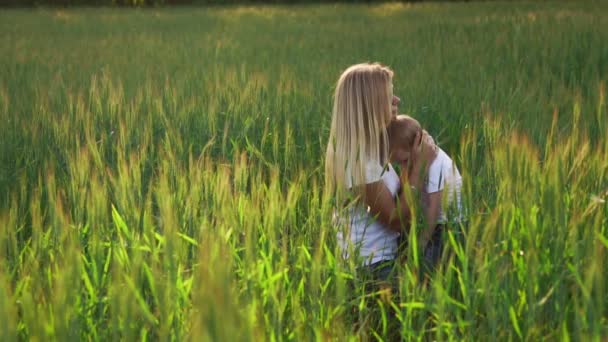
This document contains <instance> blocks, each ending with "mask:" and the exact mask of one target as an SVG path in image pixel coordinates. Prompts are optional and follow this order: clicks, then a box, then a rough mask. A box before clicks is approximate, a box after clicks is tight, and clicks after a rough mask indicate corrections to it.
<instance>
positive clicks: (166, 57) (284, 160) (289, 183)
mask: <svg viewBox="0 0 608 342" xmlns="http://www.w3.org/2000/svg"><path fill="white" fill-rule="evenodd" d="M0 32H2V34H1V35H0V340H2V341H11V340H24V339H32V340H49V339H58V340H72V339H84V340H91V339H92V340H116V339H124V340H135V339H142V340H144V339H145V340H149V339H151V340H169V339H172V340H182V339H194V340H201V339H202V340H227V341H231V340H252V339H256V340H257V339H260V340H309V339H328V338H334V339H338V340H342V339H345V338H347V337H351V338H357V336H358V338H363V339H368V338H369V339H386V338H393V337H395V336H401V337H404V338H428V339H437V340H445V339H467V340H485V339H488V338H492V339H499V340H512V339H527V340H543V339H548V340H556V339H573V340H589V339H593V340H601V339H606V338H608V318H607V317H608V299H607V297H606V296H605V293H606V290H608V284H607V283H606V279H607V277H606V271H607V267H606V265H607V264H608V256H607V253H608V228H607V226H608V224H607V223H608V222H607V216H608V205H606V199H607V197H608V139H606V135H607V134H608V118H607V117H606V114H607V105H606V99H605V96H606V88H605V86H606V83H605V82H606V79H607V78H608V3H606V2H600V1H586V2H585V1H583V2H530V3H526V2H517V3H501V2H489V3H457V4H439V3H431V4H416V5H408V4H391V3H387V4H381V5H369V6H368V5H300V6H294V7H287V6H285V7H283V6H261V7H246V6H245V7H239V6H234V7H209V8H205V7H180V8H148V9H110V8H80V9H21V10H19V9H14V10H1V11H0ZM361 61H380V62H382V63H384V64H387V65H389V66H390V67H391V68H393V69H394V71H395V74H396V76H395V79H394V85H395V94H397V95H399V96H400V97H401V99H402V103H401V106H400V109H401V112H404V113H409V114H411V115H413V116H414V117H416V118H417V119H418V120H419V121H421V123H422V124H423V125H424V126H425V127H426V128H427V129H428V130H429V131H430V132H431V134H433V135H434V136H435V137H436V140H437V141H438V142H439V144H440V146H441V147H442V148H443V149H444V150H446V151H447V152H448V154H450V155H451V156H452V157H453V158H454V160H455V161H456V162H457V164H458V166H459V168H460V170H461V172H462V174H463V176H464V179H465V190H466V191H465V193H466V196H465V198H466V203H467V205H468V207H469V215H468V220H469V221H468V225H467V228H466V230H465V232H466V239H465V241H464V242H463V243H460V242H458V241H457V240H452V241H451V242H450V243H449V245H450V246H449V248H448V253H446V255H445V266H444V268H443V270H442V271H441V272H439V273H437V274H436V275H435V277H434V279H433V282H432V283H431V284H430V285H429V286H423V285H422V284H421V282H420V280H419V278H418V269H417V268H418V267H417V262H416V257H415V255H416V251H410V253H411V254H412V255H411V256H412V257H411V258H410V259H409V261H408V263H407V264H406V265H404V266H403V268H402V269H401V270H400V272H401V277H400V279H401V282H400V292H401V293H400V295H399V294H396V293H393V294H392V296H387V295H386V294H385V295H383V296H381V297H377V296H373V295H367V294H366V293H365V291H364V284H363V282H362V281H361V280H360V279H359V278H358V275H357V273H356V272H354V265H352V264H345V263H343V262H341V260H340V259H339V258H337V255H338V254H337V253H336V249H335V238H334V231H333V230H332V226H331V210H332V205H331V204H332V202H331V197H330V196H327V194H326V193H325V192H324V191H323V159H324V152H325V144H326V139H327V136H328V129H329V124H330V117H331V104H332V93H333V87H334V85H335V82H336V80H337V78H338V76H339V74H340V73H341V71H342V70H344V69H345V68H346V67H348V66H349V65H351V64H354V63H358V62H361ZM389 297H390V298H389ZM392 310H396V313H393V314H390V313H389V312H391V311H392ZM392 312H394V311H392ZM391 315H392V316H391ZM395 322H397V323H398V324H395Z"/></svg>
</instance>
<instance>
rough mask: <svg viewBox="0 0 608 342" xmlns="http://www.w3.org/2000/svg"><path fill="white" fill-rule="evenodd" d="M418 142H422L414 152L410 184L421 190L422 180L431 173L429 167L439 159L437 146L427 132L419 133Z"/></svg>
mask: <svg viewBox="0 0 608 342" xmlns="http://www.w3.org/2000/svg"><path fill="white" fill-rule="evenodd" d="M416 141H420V143H418V145H417V146H414V148H413V151H412V157H411V158H412V160H411V163H410V168H409V169H408V170H409V181H410V184H411V185H412V186H414V187H416V188H417V189H419V190H420V189H421V186H422V179H423V177H422V176H424V175H426V174H427V172H428V171H429V166H431V163H432V162H433V160H435V158H436V157H437V145H436V144H435V141H434V140H433V137H432V136H430V135H429V134H428V133H427V132H426V131H422V133H418V135H417V136H416Z"/></svg>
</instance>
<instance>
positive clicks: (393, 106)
mask: <svg viewBox="0 0 608 342" xmlns="http://www.w3.org/2000/svg"><path fill="white" fill-rule="evenodd" d="M399 102H401V99H400V98H399V97H398V96H395V95H393V99H392V100H391V113H392V114H393V116H397V114H399V108H398V106H399Z"/></svg>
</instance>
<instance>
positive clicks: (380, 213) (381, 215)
mask: <svg viewBox="0 0 608 342" xmlns="http://www.w3.org/2000/svg"><path fill="white" fill-rule="evenodd" d="M405 195H406V194H405V192H401V194H399V197H398V199H397V200H395V198H394V197H393V195H391V192H390V191H389V190H388V188H387V187H386V185H385V184H384V182H382V181H381V180H380V181H377V182H374V183H369V184H366V185H365V196H364V203H365V205H367V207H368V210H369V213H370V215H371V216H373V217H375V218H376V220H378V221H379V222H380V223H382V224H384V225H385V226H387V227H389V228H390V229H392V230H394V231H396V232H400V233H401V232H408V231H409V226H410V207H409V205H408V202H407V199H406V196H405Z"/></svg>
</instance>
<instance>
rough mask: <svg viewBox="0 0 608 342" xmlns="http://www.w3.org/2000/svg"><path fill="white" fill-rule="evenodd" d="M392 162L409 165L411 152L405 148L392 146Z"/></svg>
mask: <svg viewBox="0 0 608 342" xmlns="http://www.w3.org/2000/svg"><path fill="white" fill-rule="evenodd" d="M390 152H391V153H390V154H391V162H393V163H397V164H400V165H407V164H408V162H409V161H410V155H411V151H410V149H409V148H406V147H404V146H391V151H390Z"/></svg>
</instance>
